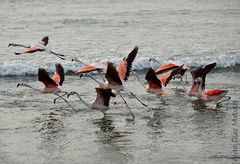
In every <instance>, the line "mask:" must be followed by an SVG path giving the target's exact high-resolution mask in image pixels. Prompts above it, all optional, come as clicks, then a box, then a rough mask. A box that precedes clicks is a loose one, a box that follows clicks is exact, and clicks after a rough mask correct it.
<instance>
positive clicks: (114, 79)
mask: <svg viewBox="0 0 240 164" xmlns="http://www.w3.org/2000/svg"><path fill="white" fill-rule="evenodd" d="M105 78H106V79H107V80H108V83H109V84H112V85H122V81H121V79H120V77H119V74H118V71H117V70H116V68H115V66H114V65H113V63H111V62H109V63H108V67H107V72H106V74H105Z"/></svg>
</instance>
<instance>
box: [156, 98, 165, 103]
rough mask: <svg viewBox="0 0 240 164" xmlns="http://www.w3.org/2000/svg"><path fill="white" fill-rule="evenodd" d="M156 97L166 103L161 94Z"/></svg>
mask: <svg viewBox="0 0 240 164" xmlns="http://www.w3.org/2000/svg"><path fill="white" fill-rule="evenodd" d="M157 97H158V98H159V99H160V100H161V101H162V103H163V104H166V101H165V100H164V99H163V97H162V96H157Z"/></svg>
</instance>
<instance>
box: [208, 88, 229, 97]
mask: <svg viewBox="0 0 240 164" xmlns="http://www.w3.org/2000/svg"><path fill="white" fill-rule="evenodd" d="M226 91H227V90H223V89H211V90H208V91H205V92H204V94H205V95H206V96H215V95H219V94H221V93H223V92H226Z"/></svg>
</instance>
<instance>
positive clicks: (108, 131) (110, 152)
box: [93, 116, 132, 163]
mask: <svg viewBox="0 0 240 164" xmlns="http://www.w3.org/2000/svg"><path fill="white" fill-rule="evenodd" d="M93 124H94V125H96V126H97V127H99V130H98V131H95V133H96V134H97V137H98V138H99V140H97V142H100V143H102V146H101V148H100V149H99V150H98V152H99V153H98V154H99V156H100V157H99V158H100V159H102V161H106V159H107V161H108V162H109V163H126V162H127V161H128V160H129V159H132V157H131V156H130V155H129V153H128V147H129V142H130V141H129V140H127V139H125V136H127V135H128V134H129V132H123V131H122V132H120V131H117V129H116V128H115V127H114V125H113V120H112V117H110V116H105V117H103V118H102V119H96V120H93Z"/></svg>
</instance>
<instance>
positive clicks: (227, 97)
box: [217, 96, 231, 106]
mask: <svg viewBox="0 0 240 164" xmlns="http://www.w3.org/2000/svg"><path fill="white" fill-rule="evenodd" d="M230 99H231V97H230V96H226V99H224V100H222V101H220V102H218V103H217V106H219V104H220V103H222V102H224V101H227V100H230Z"/></svg>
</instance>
